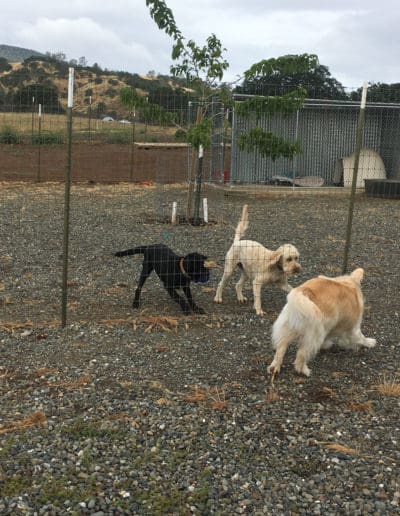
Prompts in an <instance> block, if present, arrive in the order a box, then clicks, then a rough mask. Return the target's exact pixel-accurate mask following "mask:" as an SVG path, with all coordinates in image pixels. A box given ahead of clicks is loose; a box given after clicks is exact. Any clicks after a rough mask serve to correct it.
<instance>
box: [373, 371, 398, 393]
mask: <svg viewBox="0 0 400 516" xmlns="http://www.w3.org/2000/svg"><path fill="white" fill-rule="evenodd" d="M372 388H373V389H374V390H376V391H378V392H379V394H382V396H394V397H396V398H398V397H400V379H398V378H395V376H393V377H392V378H388V377H387V376H386V374H384V375H383V381H382V382H381V383H377V384H374V385H373V386H372Z"/></svg>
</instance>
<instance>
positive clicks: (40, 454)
mask: <svg viewBox="0 0 400 516" xmlns="http://www.w3.org/2000/svg"><path fill="white" fill-rule="evenodd" d="M206 193H207V196H208V198H209V210H210V221H211V223H210V224H209V225H207V226H206V225H201V226H198V227H193V226H191V225H189V224H178V225H174V226H172V225H170V224H168V223H166V221H165V220H164V219H163V220H161V219H160V218H159V214H160V211H159V210H160V206H161V203H160V199H162V202H163V203H165V205H166V206H169V205H170V204H171V203H172V201H174V200H177V201H178V206H180V207H182V206H185V199H186V193H185V189H184V188H181V187H179V186H175V185H172V186H164V187H163V188H161V187H160V188H157V187H142V186H135V185H108V186H98V185H93V184H90V185H89V184H87V185H76V186H73V188H72V196H71V200H72V208H73V212H72V214H71V237H70V266H69V293H68V302H69V305H68V323H67V325H66V327H65V328H61V327H60V325H59V323H57V320H58V319H59V317H60V315H59V314H60V306H59V302H60V295H61V294H60V278H61V256H62V210H61V209H60V207H61V206H62V204H63V188H62V186H60V185H21V184H14V185H13V184H3V185H2V192H1V194H0V198H1V203H0V310H1V313H0V356H1V363H0V396H1V404H0V417H1V420H0V514H4V515H11V514H12V515H14V514H23V515H32V516H33V515H48V516H53V515H59V514H92V515H97V516H103V515H104V516H109V515H131V514H134V515H166V514H174V515H175V514H176V515H179V514H198V515H199V514H202V515H206V514H221V515H222V514H223V515H232V514H254V515H262V514H267V515H269V514H273V515H309V514H321V515H324V516H327V515H337V514H348V515H357V514H359V515H365V514H371V515H373V514H377V515H378V514H379V515H386V514H388V515H389V514H398V513H399V503H400V484H399V475H398V471H399V466H400V464H399V461H400V448H399V442H400V423H399V417H398V415H399V408H400V406H399V405H400V403H399V402H400V398H399V397H398V396H395V395H387V394H386V395H385V394H382V393H381V392H380V391H379V390H378V387H377V386H378V385H380V384H383V383H386V384H389V383H392V384H393V385H396V383H397V384H398V383H399V379H400V369H399V364H400V360H399V359H400V329H399V328H400V324H399V322H400V321H399V314H400V296H399V295H398V292H397V291H396V289H397V290H398V285H399V284H400V267H398V263H399V258H400V252H399V224H398V203H397V201H393V200H385V199H374V198H366V197H359V198H357V201H356V206H355V213H354V226H353V231H352V247H351V252H350V263H349V269H353V268H355V267H357V266H361V267H364V269H365V279H364V283H363V291H364V295H365V299H366V310H365V315H364V321H363V325H362V328H363V331H364V333H365V334H366V335H367V336H369V337H374V338H376V339H377V341H378V344H377V347H376V348H374V349H372V350H370V349H368V350H367V349H365V350H360V351H359V352H357V353H354V352H349V351H343V350H339V349H337V348H336V347H334V348H332V349H331V350H329V351H327V352H323V353H321V354H320V355H318V356H317V357H316V358H315V360H313V362H312V363H311V364H310V365H311V369H312V373H311V376H310V378H304V377H300V376H298V375H297V374H296V373H295V371H294V368H293V360H294V354H295V347H294V348H293V349H290V350H289V351H288V354H287V357H286V358H285V361H284V364H283V367H282V370H281V373H280V375H279V376H277V377H275V379H274V382H273V383H271V378H270V377H269V375H268V373H267V366H268V364H269V363H270V361H271V360H272V356H273V350H272V349H271V345H270V329H271V325H272V323H273V321H274V320H275V318H276V316H277V314H278V313H279V311H280V310H281V309H282V307H283V305H284V303H285V294H284V293H283V292H281V291H279V290H277V289H275V288H274V287H273V286H268V285H266V286H265V287H264V288H263V292H262V302H263V307H264V310H265V311H266V315H265V316H264V317H262V318H260V317H258V316H256V315H255V313H254V310H253V308H252V305H251V302H249V303H248V304H245V305H239V304H238V303H237V302H236V300H235V296H234V283H235V279H232V281H231V282H230V283H229V285H228V287H227V288H226V292H225V293H224V300H223V303H222V304H221V305H214V303H213V296H214V292H215V288H216V285H217V283H218V281H219V279H220V277H221V274H222V267H223V261H224V257H225V253H226V251H227V250H228V248H229V246H230V244H231V242H232V239H233V235H234V229H235V226H236V223H237V220H238V218H239V216H240V213H241V207H242V205H243V203H244V202H247V203H248V204H249V221H250V222H249V228H248V231H247V236H248V238H251V239H254V240H258V241H259V242H261V243H263V244H265V245H266V246H267V247H269V248H276V247H278V245H280V244H282V243H285V242H291V243H293V244H294V245H296V247H298V249H299V250H300V253H301V256H300V259H301V263H302V265H303V273H302V274H301V275H297V276H295V277H293V278H291V279H290V282H291V284H292V285H294V286H295V285H298V284H300V283H302V282H303V281H305V280H306V279H309V278H311V277H313V276H315V275H317V274H326V275H328V276H332V275H336V274H338V273H340V269H341V265H342V258H343V245H344V244H343V242H344V238H345V236H344V235H345V224H346V221H347V209H348V199H345V198H342V197H334V196H332V197H322V196H321V197H318V196H312V197H310V196H301V197H295V196H285V197H281V198H261V197H260V198H259V197H254V198H245V197H223V195H222V193H220V192H218V191H216V190H210V191H207V190H206ZM211 219H212V220H211ZM155 242H163V243H167V244H168V245H170V246H171V247H172V248H173V249H174V250H176V251H177V252H179V253H182V254H185V253H186V252H189V251H194V250H198V251H202V252H204V253H205V254H207V255H208V257H209V259H210V260H213V261H215V262H216V263H217V267H215V268H214V269H213V270H212V278H211V281H210V284H208V285H205V286H200V285H194V286H193V295H194V297H195V299H196V302H198V304H199V305H200V306H201V307H203V308H204V309H205V310H206V312H207V313H206V315H193V316H188V317H185V316H183V315H182V314H181V312H180V311H179V307H177V306H175V305H174V304H173V302H172V301H171V300H170V299H169V298H168V295H167V293H166V292H165V291H164V290H163V288H162V286H161V285H160V283H159V282H158V280H157V278H156V277H153V276H152V277H151V278H150V279H149V280H148V281H147V283H146V285H145V289H144V291H143V300H142V306H141V309H140V310H136V311H133V310H132V309H131V307H130V305H131V300H132V297H133V291H134V288H135V284H136V281H137V278H138V275H139V271H140V263H141V262H140V259H138V260H136V259H126V260H120V259H116V258H114V257H113V252H114V251H116V250H120V249H123V248H127V247H130V246H133V245H138V244H146V243H155ZM248 296H249V298H250V299H252V293H251V289H249V290H248ZM150 316H151V317H153V318H154V317H155V316H164V317H167V318H169V319H168V320H169V322H172V323H173V324H175V326H174V325H173V324H172V326H168V324H169V323H168V321H167V322H165V321H164V326H162V325H157V324H155V323H154V324H153V325H152V324H151V322H149V321H150V319H149V317H150ZM146 317H147V319H146ZM54 321H56V322H54ZM35 414H36V417H37V419H36V420H30V419H29V418H30V417H31V416H33V415H35ZM38 414H39V415H40V414H42V416H40V417H39V416H38Z"/></svg>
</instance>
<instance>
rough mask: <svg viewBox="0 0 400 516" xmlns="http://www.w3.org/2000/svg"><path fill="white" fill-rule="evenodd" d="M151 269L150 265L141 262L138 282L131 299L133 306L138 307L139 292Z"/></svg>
mask: <svg viewBox="0 0 400 516" xmlns="http://www.w3.org/2000/svg"><path fill="white" fill-rule="evenodd" d="M152 270H153V267H152V265H149V264H145V263H143V267H142V272H141V273H140V278H139V283H138V286H137V287H136V290H135V297H134V298H133V301H132V307H133V308H139V305H140V294H141V292H142V287H143V285H144V282H145V281H146V280H147V278H148V277H149V276H150V273H151V271H152Z"/></svg>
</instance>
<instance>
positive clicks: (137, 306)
mask: <svg viewBox="0 0 400 516" xmlns="http://www.w3.org/2000/svg"><path fill="white" fill-rule="evenodd" d="M139 305H140V303H139V301H133V302H132V308H139Z"/></svg>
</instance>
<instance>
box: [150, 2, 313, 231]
mask: <svg viewBox="0 0 400 516" xmlns="http://www.w3.org/2000/svg"><path fill="white" fill-rule="evenodd" d="M146 5H147V6H148V7H149V9H150V15H151V17H152V18H153V20H154V21H155V22H156V24H157V25H158V27H159V28H160V29H161V30H164V31H165V32H166V33H167V34H168V35H169V36H171V38H172V39H173V46H172V55H171V57H172V60H173V61H174V63H175V64H174V65H172V66H171V72H172V74H173V75H174V76H176V77H185V78H186V79H187V81H188V82H189V84H191V85H192V87H193V88H195V89H196V91H197V93H198V97H199V101H200V103H199V108H198V111H197V117H196V123H195V125H194V126H193V127H192V128H191V129H190V130H189V131H188V134H187V140H188V142H189V143H191V144H192V145H193V147H194V149H200V148H202V147H204V148H206V147H207V146H209V144H210V141H211V128H212V121H211V120H210V118H209V117H208V116H207V107H208V106H207V100H208V99H210V98H211V97H212V96H219V97H220V98H221V99H223V100H225V102H228V103H231V102H232V100H231V90H230V88H229V87H227V86H226V84H223V83H222V79H223V75H224V72H225V71H226V70H227V69H228V67H229V64H228V62H227V61H226V60H225V59H224V57H223V53H224V52H225V50H226V49H225V48H223V47H222V44H221V42H220V40H219V39H218V38H217V37H216V36H215V35H214V34H212V35H211V36H209V37H208V38H207V42H206V45H204V46H203V47H200V46H198V45H197V44H196V43H195V42H194V41H193V40H186V39H185V38H184V36H183V34H182V32H181V31H180V30H179V29H178V27H177V25H176V22H175V19H174V15H173V13H172V11H171V9H169V8H168V7H167V5H166V3H165V2H164V1H163V0H146ZM318 66H319V64H318V57H317V56H316V55H313V54H301V55H288V56H283V57H279V58H277V59H268V60H262V61H260V62H258V63H255V64H254V65H252V66H251V67H250V68H249V69H248V70H247V71H246V72H244V79H245V81H247V82H257V81H262V80H263V78H265V77H271V76H278V75H279V74H280V75H281V76H282V75H285V74H286V75H287V74H302V73H307V72H310V71H311V72H312V71H315V70H317V68H318ZM306 94H307V92H306V90H305V89H304V88H301V87H299V88H296V89H294V90H293V91H289V92H287V93H285V94H283V95H281V96H274V97H255V98H253V99H248V100H244V101H242V102H237V103H236V104H235V109H236V110H238V111H239V112H240V113H241V114H242V115H243V116H247V117H253V116H256V117H257V116H261V114H263V115H265V114H267V115H268V114H272V113H276V112H282V113H290V112H293V111H296V110H297V109H299V108H300V107H301V106H302V104H303V102H304V100H305V98H306ZM239 145H240V146H241V147H242V148H245V149H247V150H248V151H252V150H255V149H257V150H258V151H259V152H260V153H261V154H263V155H264V156H269V157H271V158H272V159H277V158H279V157H281V156H284V157H289V158H293V156H294V155H295V154H296V153H298V152H301V146H300V142H298V141H296V142H294V143H293V142H287V141H286V140H284V139H282V138H280V137H278V136H276V135H274V134H273V133H271V132H265V131H264V130H263V129H262V128H260V127H256V128H254V129H252V130H250V131H249V132H248V133H245V134H243V135H242V136H241V139H240V140H239ZM193 163H194V160H193V159H192V164H193ZM201 164H202V160H201V159H200V158H199V159H198V173H197V177H196V183H197V188H196V199H195V200H196V203H195V214H194V220H195V221H198V206H199V196H200V188H199V183H201V178H202V172H201ZM193 169H194V167H193V166H192V170H193ZM191 174H192V172H191ZM192 191H193V188H192V182H190V183H189V195H188V205H187V218H189V217H190V212H191V203H192Z"/></svg>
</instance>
